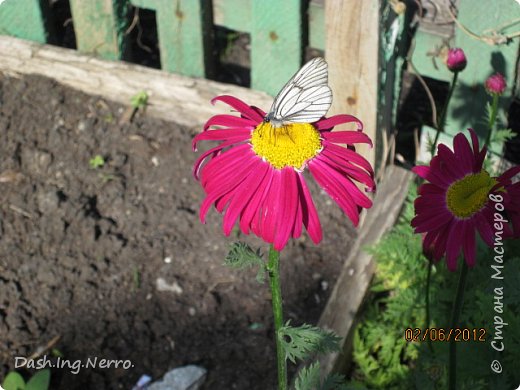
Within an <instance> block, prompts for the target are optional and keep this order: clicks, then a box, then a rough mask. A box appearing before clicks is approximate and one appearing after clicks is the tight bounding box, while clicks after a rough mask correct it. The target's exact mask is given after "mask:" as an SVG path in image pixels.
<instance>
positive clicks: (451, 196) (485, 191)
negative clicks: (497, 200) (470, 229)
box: [446, 170, 498, 219]
mask: <svg viewBox="0 0 520 390" xmlns="http://www.w3.org/2000/svg"><path fill="white" fill-rule="evenodd" d="M497 183H498V182H497V181H496V180H495V179H493V178H492V177H490V176H489V173H487V172H486V171H484V170H483V171H480V172H479V173H473V174H470V175H467V176H464V177H463V178H462V179H460V180H458V181H456V182H454V183H453V184H452V185H450V187H449V188H448V192H447V193H446V203H447V204H448V209H449V210H450V211H451V212H452V213H453V214H454V215H455V216H457V217H459V218H461V219H465V218H469V217H471V216H473V214H475V213H476V212H477V211H480V210H481V209H482V208H483V207H484V205H485V204H486V202H487V199H488V195H489V191H491V188H493V187H494V186H495V185H496V184H497Z"/></svg>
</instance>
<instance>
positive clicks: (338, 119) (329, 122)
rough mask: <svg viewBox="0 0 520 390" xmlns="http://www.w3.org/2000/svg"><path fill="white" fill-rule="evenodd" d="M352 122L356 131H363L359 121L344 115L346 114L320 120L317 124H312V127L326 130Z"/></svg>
mask: <svg viewBox="0 0 520 390" xmlns="http://www.w3.org/2000/svg"><path fill="white" fill-rule="evenodd" d="M352 122H354V123H356V126H357V129H358V131H362V130H363V123H361V121H360V120H359V119H358V118H356V117H355V116H352V115H346V114H341V115H334V116H331V117H330V118H326V119H320V120H319V121H318V122H316V123H315V124H314V127H315V128H316V129H317V130H327V129H332V128H333V127H334V126H337V125H339V124H342V123H352Z"/></svg>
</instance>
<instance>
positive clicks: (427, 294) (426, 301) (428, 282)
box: [425, 260, 433, 352]
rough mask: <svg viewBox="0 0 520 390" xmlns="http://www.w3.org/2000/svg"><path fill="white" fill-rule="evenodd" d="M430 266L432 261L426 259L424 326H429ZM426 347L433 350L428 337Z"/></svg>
mask: <svg viewBox="0 0 520 390" xmlns="http://www.w3.org/2000/svg"><path fill="white" fill-rule="evenodd" d="M432 268H433V261H432V260H429V261H428V274H427V275H426V297H425V304H426V326H425V328H429V327H430V284H431V279H432ZM428 348H429V349H430V351H431V352H433V346H432V340H431V338H429V337H428Z"/></svg>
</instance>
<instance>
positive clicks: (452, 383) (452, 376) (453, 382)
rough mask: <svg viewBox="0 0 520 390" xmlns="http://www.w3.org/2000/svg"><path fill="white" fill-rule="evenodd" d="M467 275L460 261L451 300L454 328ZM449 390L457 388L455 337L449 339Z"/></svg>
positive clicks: (465, 265) (463, 264)
mask: <svg viewBox="0 0 520 390" xmlns="http://www.w3.org/2000/svg"><path fill="white" fill-rule="evenodd" d="M467 276H468V266H467V264H466V261H465V260H464V261H463V262H462V269H461V270H460V275H459V283H458V285H457V294H456V296H455V302H453V311H452V313H451V329H455V328H456V327H457V325H458V323H459V317H460V312H461V311H462V302H463V300H464V289H465V287H466V278H467ZM448 384H449V387H448V388H449V390H456V388H457V342H456V341H455V338H454V337H452V338H451V339H450V355H449V377H448Z"/></svg>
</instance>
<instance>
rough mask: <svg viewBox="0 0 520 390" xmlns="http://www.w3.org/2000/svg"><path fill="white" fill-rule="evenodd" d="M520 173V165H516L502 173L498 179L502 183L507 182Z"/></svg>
mask: <svg viewBox="0 0 520 390" xmlns="http://www.w3.org/2000/svg"><path fill="white" fill-rule="evenodd" d="M519 173H520V165H519V166H516V167H512V168H509V169H508V170H507V171H505V172H504V173H503V174H501V175H500V176H499V177H498V178H497V179H498V181H499V182H501V183H504V184H505V183H506V182H508V181H509V180H511V179H512V178H513V177H515V176H516V175H518V174H519Z"/></svg>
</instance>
